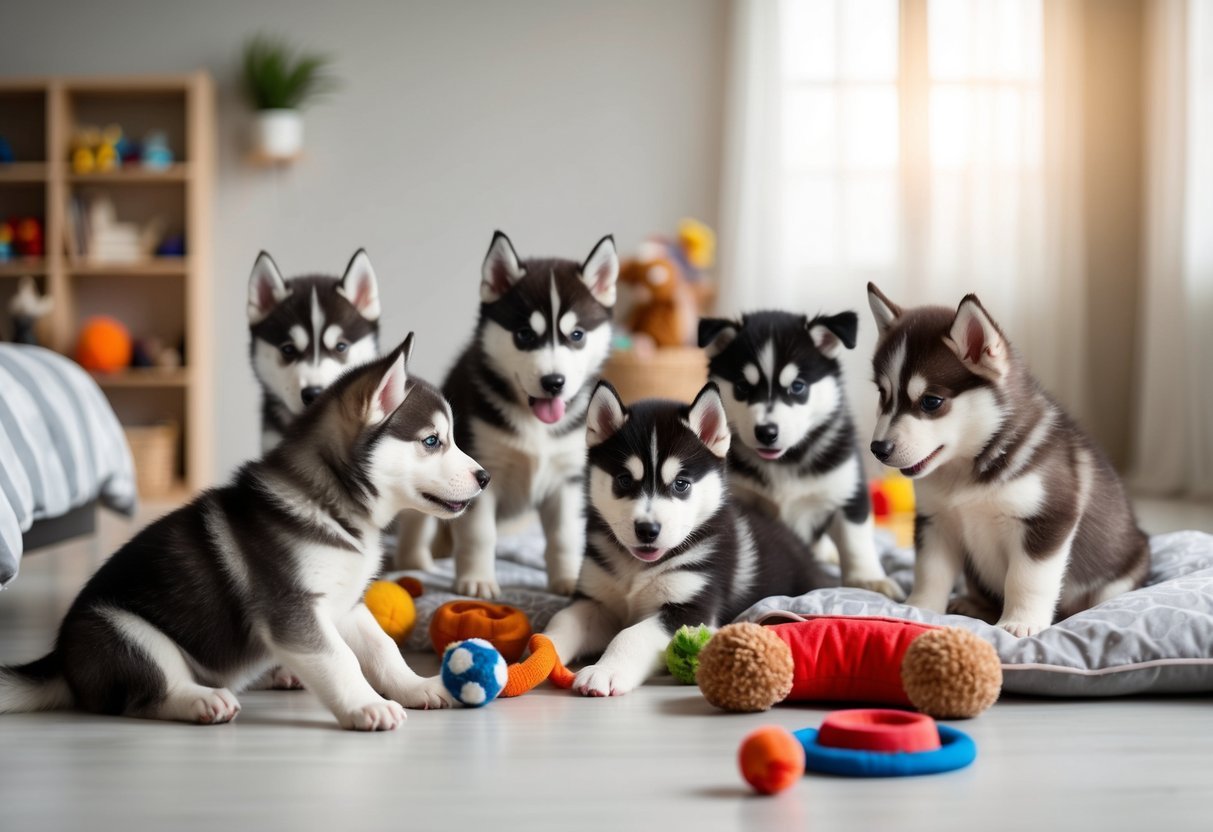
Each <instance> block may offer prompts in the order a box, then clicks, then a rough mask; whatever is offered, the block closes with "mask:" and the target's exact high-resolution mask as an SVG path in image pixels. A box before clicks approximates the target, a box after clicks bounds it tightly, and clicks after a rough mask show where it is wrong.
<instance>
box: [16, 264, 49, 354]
mask: <svg viewBox="0 0 1213 832" xmlns="http://www.w3.org/2000/svg"><path fill="white" fill-rule="evenodd" d="M54 305H55V303H54V298H51V297H49V296H47V295H40V294H38V284H37V283H35V282H34V279H33V278H32V277H30V276H29V275H26V276H25V277H22V278H21V281H20V282H19V283H18V284H17V293H16V294H15V295H13V298H12V300H10V301H9V302H8V311H9V314H10V315H12V316H13V343H14V344H34V345H37V343H38V337H37V335H36V334H35V333H34V328H35V326H36V325H37V323H38V319H39V318H41V317H43V316H44V315H46V314H47V313H48V312H50V311H51V308H52V307H53V306H54Z"/></svg>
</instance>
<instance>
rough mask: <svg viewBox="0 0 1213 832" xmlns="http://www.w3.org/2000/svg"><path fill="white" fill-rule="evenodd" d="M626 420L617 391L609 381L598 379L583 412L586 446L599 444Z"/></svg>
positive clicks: (617, 430)
mask: <svg viewBox="0 0 1213 832" xmlns="http://www.w3.org/2000/svg"><path fill="white" fill-rule="evenodd" d="M627 420H628V412H627V409H626V408H625V407H624V406H623V400H622V399H620V398H619V393H617V392H616V391H615V388H614V387H612V386H611V383H610V382H609V381H600V382H598V386H597V387H595V388H594V395H592V396H590V406H589V408H588V409H587V410H586V414H585V444H586V447H588V448H593V447H594V446H595V445H601V444H602V443H603V442H605V441H607V440H608V439H610V438H611V437H612V436H614V435H615V434H617V433H619V430H620V429H621V428H622V427H623V425H624V423H625V422H627Z"/></svg>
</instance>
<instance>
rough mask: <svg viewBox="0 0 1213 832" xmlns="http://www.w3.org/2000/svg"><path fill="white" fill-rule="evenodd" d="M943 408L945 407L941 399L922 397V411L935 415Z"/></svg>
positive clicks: (937, 397)
mask: <svg viewBox="0 0 1213 832" xmlns="http://www.w3.org/2000/svg"><path fill="white" fill-rule="evenodd" d="M941 407H943V399H941V398H940V397H939V396H923V397H922V409H923V410H925V411H926V412H927V413H934V412H935V411H936V410H939V408H941Z"/></svg>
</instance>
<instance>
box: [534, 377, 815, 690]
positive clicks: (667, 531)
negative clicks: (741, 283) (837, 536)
mask: <svg viewBox="0 0 1213 832" xmlns="http://www.w3.org/2000/svg"><path fill="white" fill-rule="evenodd" d="M729 442H730V433H729V426H728V419H727V416H726V414H725V409H724V404H723V403H722V402H721V400H720V393H719V391H718V390H717V389H716V385H715V384H712V383H710V382H709V383H708V385H707V386H706V387H704V388H703V390H701V391H700V393H699V395H698V396H696V397H695V401H694V403H693V404H691V405H690V406H687V405H685V404H679V403H677V402H667V401H660V400H646V401H641V402H637V403H635V404H633V405H632V406H631V407H630V408H625V407H624V406H623V402H621V401H620V399H619V395H618V394H617V393H616V392H615V389H614V388H613V387H611V385H610V384H608V383H607V382H605V381H604V382H600V383H599V384H598V387H597V389H596V390H595V391H594V397H593V399H592V400H591V401H590V409H589V417H588V419H587V424H586V443H587V444H588V445H589V485H588V487H587V492H588V494H589V512H588V513H589V517H588V520H587V524H586V525H587V538H588V541H587V546H586V557H585V561H584V562H583V563H582V566H581V576H580V578H579V579H578V582H577V592H576V594H575V595H574V600H573V602H572V604H570V605H569V606H568V607H566V608H565V609H563V610H561V611H560V612H558V613H557V614H556V615H555V616H554V617H553V618H552V621H551V623H550V624H549V625H548V628H547V633H546V634H547V635H548V636H549V637H550V638H551V639H552V642H553V644H554V646H555V647H556V651H557V653H558V654H559V656H560V658H561V659H562V660H564V661H566V662H568V661H572V660H573V659H576V658H577V657H578V656H583V655H588V654H593V653H598V652H601V651H602V650H603V649H604V648H605V650H606V652H605V653H603V655H602V658H601V659H599V661H598V663H597V664H594V665H591V666H590V667H586V668H584V669H583V670H581V671H580V672H579V673H578V674H577V676H576V680H575V682H574V685H573V687H574V688H575V689H576V690H578V691H580V692H581V693H583V694H585V695H587V696H619V695H622V694H625V693H627V692H628V691H630V690H632V689H633V688H635V687H636V686H637V685H640V684H642V683H644V681H645V680H646V679H648V678H649V677H650V676H652V675H653V674H654V673H655V672H656V671H657V670H658V668H659V666H660V665H661V657H662V655H663V653H664V650H665V647H666V645H667V644H668V643H669V641H670V637H671V636H672V635H673V633H674V631H675V630H677V629H678V628H679V627H681V626H682V625H683V624H687V625H692V626H694V625H699V624H706V625H707V626H709V627H717V626H720V625H722V624H725V623H728V622H729V621H731V620H732V619H733V618H734V617H735V616H737V615H738V614H739V613H741V612H742V611H743V610H745V609H746V608H747V607H749V606H751V605H752V604H754V603H756V602H757V601H759V600H761V599H762V598H765V597H767V596H768V595H777V594H789V595H795V594H799V593H802V592H807V591H808V590H810V589H812V588H813V583H814V582H813V579H812V575H811V570H812V559H811V558H810V557H809V552H808V549H807V548H806V547H805V545H804V544H803V543H801V541H800V540H799V539H797V537H796V536H795V535H794V534H793V533H792V531H791V530H790V529H789V528H788V527H787V526H785V525H783V524H782V523H780V522H779V521H778V520H774V519H771V518H769V517H767V516H765V515H763V514H761V513H759V512H755V511H753V510H751V509H749V508H747V507H745V506H744V504H740V503H737V502H735V501H734V500H733V499H732V498H731V497H730V496H729V486H728V475H727V473H726V468H727V464H726V461H725V459H726V456H727V455H728V451H729Z"/></svg>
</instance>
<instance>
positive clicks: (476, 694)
mask: <svg viewBox="0 0 1213 832" xmlns="http://www.w3.org/2000/svg"><path fill="white" fill-rule="evenodd" d="M393 586H394V584H393ZM402 591H403V590H402ZM508 678H509V671H508V670H507V668H506V664H505V659H503V658H502V657H501V653H499V652H498V651H497V648H495V647H493V645H491V644H489V643H488V642H487V641H485V640H484V639H482V638H471V639H467V640H466V641H453V642H451V643H450V644H448V645H447V647H446V649H445V650H444V651H443V653H442V684H443V685H444V686H445V687H446V689H447V691H449V692H450V694H451V696H453V697H455V699H456V701H458V702H459V703H460V704H462V705H466V706H468V707H469V708H479V707H482V706H484V705H487V704H489V703H490V702H492V701H493V700H494V699H496V698H497V695H498V694H500V693H501V691H502V690H503V689H504V688H505V685H506V682H507V681H508Z"/></svg>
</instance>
